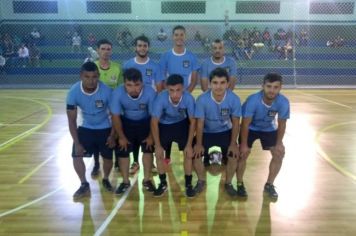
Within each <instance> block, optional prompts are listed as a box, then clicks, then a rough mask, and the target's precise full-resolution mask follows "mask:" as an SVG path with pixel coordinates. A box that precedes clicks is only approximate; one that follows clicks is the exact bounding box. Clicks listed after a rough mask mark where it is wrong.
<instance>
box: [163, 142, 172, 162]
mask: <svg viewBox="0 0 356 236" xmlns="http://www.w3.org/2000/svg"><path fill="white" fill-rule="evenodd" d="M171 155H172V143H171V144H169V145H168V146H167V150H166V151H165V155H164V156H165V159H164V161H165V163H166V164H167V165H169V164H171V162H172V159H171Z"/></svg>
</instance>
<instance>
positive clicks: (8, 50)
mask: <svg viewBox="0 0 356 236" xmlns="http://www.w3.org/2000/svg"><path fill="white" fill-rule="evenodd" d="M2 47H3V50H2V51H3V54H4V57H5V59H6V62H7V63H6V64H7V66H8V67H11V66H12V57H13V56H14V54H15V52H14V50H15V47H14V43H13V41H12V39H11V36H10V35H9V34H5V36H4V41H3V46H2Z"/></svg>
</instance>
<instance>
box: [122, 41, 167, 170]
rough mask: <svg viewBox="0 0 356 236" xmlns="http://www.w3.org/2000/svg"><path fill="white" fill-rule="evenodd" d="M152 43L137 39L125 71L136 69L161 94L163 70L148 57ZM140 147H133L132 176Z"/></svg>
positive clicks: (136, 168)
mask: <svg viewBox="0 0 356 236" xmlns="http://www.w3.org/2000/svg"><path fill="white" fill-rule="evenodd" d="M149 46H150V41H149V40H148V38H147V37H146V36H143V35H142V36H139V37H137V38H135V52H136V56H135V57H134V58H132V59H130V60H128V61H127V62H126V63H125V64H124V70H127V69H128V68H136V69H138V70H139V71H140V72H141V74H142V80H143V83H144V84H145V85H148V86H150V87H152V88H153V89H154V90H155V91H157V92H160V91H161V90H162V89H163V83H162V76H161V70H160V67H159V65H158V64H157V63H156V62H154V61H152V60H151V59H150V58H149V57H148V50H149ZM139 149H140V146H139V145H137V146H133V159H134V161H133V163H132V165H131V167H130V174H134V173H136V171H138V170H139V168H140V165H139V162H138V153H139Z"/></svg>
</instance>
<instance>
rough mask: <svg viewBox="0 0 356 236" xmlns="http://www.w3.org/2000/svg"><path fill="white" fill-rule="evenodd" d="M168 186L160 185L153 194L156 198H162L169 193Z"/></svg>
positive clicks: (165, 184)
mask: <svg viewBox="0 0 356 236" xmlns="http://www.w3.org/2000/svg"><path fill="white" fill-rule="evenodd" d="M167 189H168V186H167V183H162V182H161V183H160V184H159V185H158V188H157V189H156V190H155V191H154V192H153V196H154V197H161V196H163V194H164V193H165V192H166V191H167Z"/></svg>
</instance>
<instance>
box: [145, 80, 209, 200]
mask: <svg viewBox="0 0 356 236" xmlns="http://www.w3.org/2000/svg"><path fill="white" fill-rule="evenodd" d="M183 83H184V81H183V77H182V76H180V75H176V74H173V75H170V76H169V77H168V78H167V81H166V86H167V90H165V91H163V92H161V93H160V94H159V95H158V96H157V98H156V100H155V102H154V106H153V111H152V119H151V130H152V134H153V138H154V143H155V153H156V163H157V169H158V173H159V178H160V184H159V186H158V188H157V189H156V191H155V192H154V196H157V197H159V196H162V195H163V194H164V193H165V192H166V190H167V180H166V173H165V170H164V165H163V159H164V151H165V150H166V149H167V148H168V147H169V146H170V145H171V144H172V142H176V143H177V144H178V147H179V150H181V151H182V150H183V155H184V173H185V189H186V191H185V193H186V196H187V197H194V196H195V191H194V189H193V187H192V170H193V148H192V143H193V137H194V132H195V119H194V105H195V101H194V98H193V96H192V95H191V94H190V93H188V92H187V91H185V90H184V85H183ZM197 163H198V162H197ZM194 169H195V170H196V172H197V175H198V179H199V180H198V181H205V180H203V179H202V178H204V174H203V173H204V166H203V164H202V163H201V162H200V166H194Z"/></svg>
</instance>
